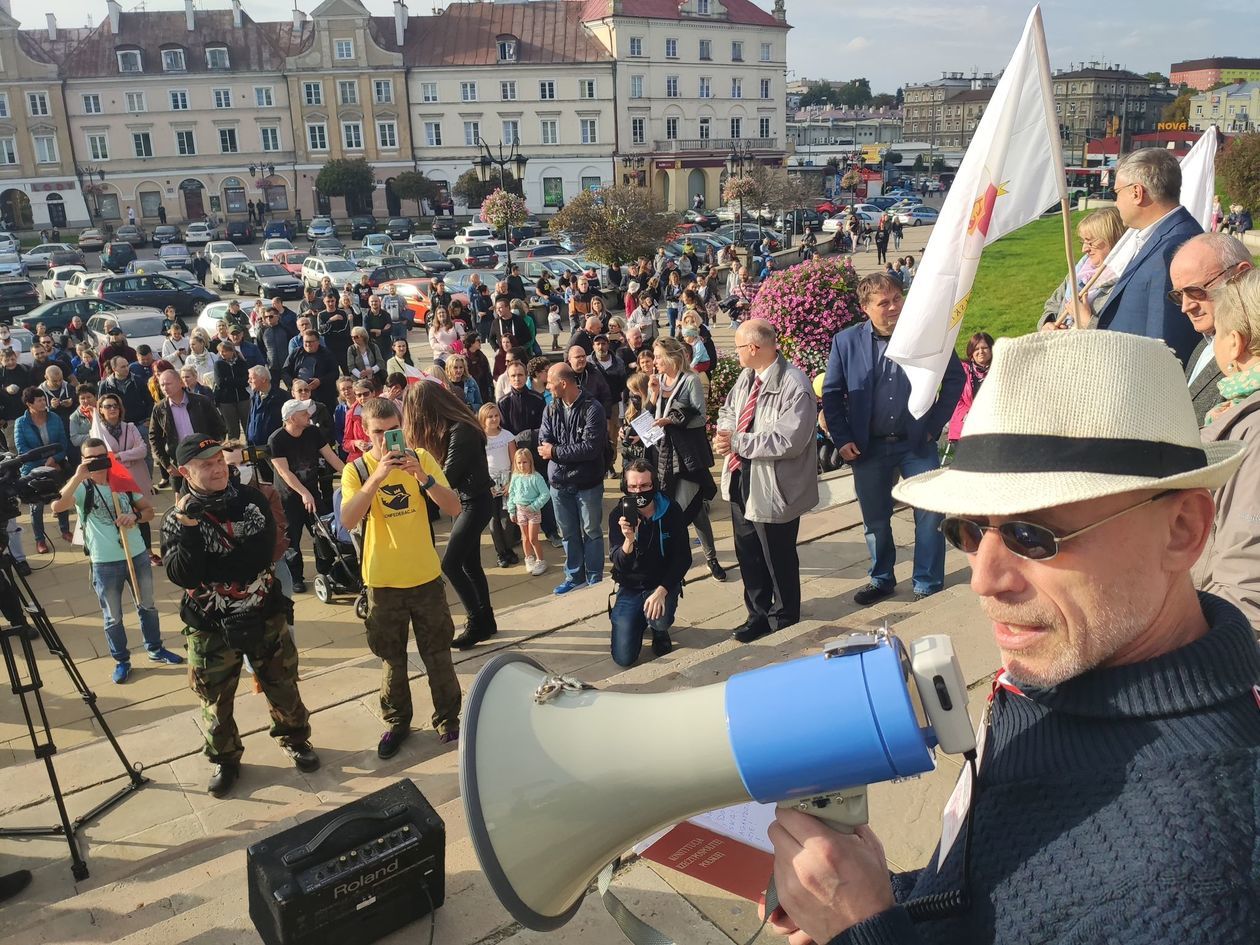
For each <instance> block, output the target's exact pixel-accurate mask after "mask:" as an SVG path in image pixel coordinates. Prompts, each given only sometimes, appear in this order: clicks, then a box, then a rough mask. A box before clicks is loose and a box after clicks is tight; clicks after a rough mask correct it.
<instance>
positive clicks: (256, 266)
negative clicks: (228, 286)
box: [232, 259, 302, 299]
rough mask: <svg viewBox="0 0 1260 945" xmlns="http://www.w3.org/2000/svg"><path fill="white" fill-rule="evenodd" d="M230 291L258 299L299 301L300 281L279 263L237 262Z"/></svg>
mask: <svg viewBox="0 0 1260 945" xmlns="http://www.w3.org/2000/svg"><path fill="white" fill-rule="evenodd" d="M232 289H233V291H234V292H235V293H236V294H237V295H257V296H258V297H259V298H263V299H272V298H275V297H277V296H279V297H280V298H282V299H300V298H301V297H302V280H301V279H299V278H298V277H297V276H295V275H294V274H293V273H291V272H289V270H287V269H285V268H284V266H282V265H280V264H279V263H273V262H257V263H256V262H250V261H249V260H248V259H247V260H245V261H244V262H238V263H237V264H236V269H235V271H234V272H233V274H232Z"/></svg>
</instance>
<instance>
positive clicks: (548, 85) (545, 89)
mask: <svg viewBox="0 0 1260 945" xmlns="http://www.w3.org/2000/svg"><path fill="white" fill-rule="evenodd" d="M538 97H539V98H540V99H542V100H543V101H545V102H546V101H551V100H552V99H554V98H555V97H556V83H555V81H553V80H552V79H544V80H543V81H541V82H539V83H538Z"/></svg>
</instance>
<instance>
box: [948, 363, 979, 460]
mask: <svg viewBox="0 0 1260 945" xmlns="http://www.w3.org/2000/svg"><path fill="white" fill-rule="evenodd" d="M962 367H963V378H964V380H963V389H962V396H961V397H959V398H958V406H957V407H955V408H954V415H953V416H952V417H950V418H949V441H950V442H951V443H952V442H954V441H955V440H957V439H958V438H959V437H961V436H962V428H963V421H964V420H966V419H967V414H968V413H970V412H971V402H972V401H973V400H975V397H976V388H977V387H979V386H980V385H979V384H977V383H976V373H975V371H976V368H975V365H973V364H972V363H971V362H970V361H964V362H963V363H962Z"/></svg>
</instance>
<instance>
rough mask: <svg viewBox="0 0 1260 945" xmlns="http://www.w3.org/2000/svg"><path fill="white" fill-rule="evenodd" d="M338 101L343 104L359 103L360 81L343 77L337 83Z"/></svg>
mask: <svg viewBox="0 0 1260 945" xmlns="http://www.w3.org/2000/svg"><path fill="white" fill-rule="evenodd" d="M337 101H339V102H340V103H341V104H342V105H358V104H359V83H357V82H355V81H354V80H353V79H342V80H341V81H339V82H338V83H337Z"/></svg>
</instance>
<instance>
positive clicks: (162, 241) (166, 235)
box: [153, 223, 184, 246]
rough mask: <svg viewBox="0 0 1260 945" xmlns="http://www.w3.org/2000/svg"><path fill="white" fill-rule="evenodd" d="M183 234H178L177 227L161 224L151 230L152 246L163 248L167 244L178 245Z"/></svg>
mask: <svg viewBox="0 0 1260 945" xmlns="http://www.w3.org/2000/svg"><path fill="white" fill-rule="evenodd" d="M183 238H184V234H183V233H181V232H179V227H177V226H173V225H172V224H170V223H163V224H162V225H161V226H155V227H154V228H153V245H154V246H165V245H167V244H168V243H179V242H181V241H182V240H183Z"/></svg>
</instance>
